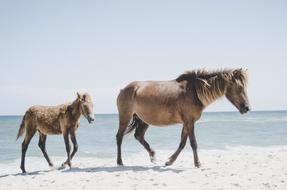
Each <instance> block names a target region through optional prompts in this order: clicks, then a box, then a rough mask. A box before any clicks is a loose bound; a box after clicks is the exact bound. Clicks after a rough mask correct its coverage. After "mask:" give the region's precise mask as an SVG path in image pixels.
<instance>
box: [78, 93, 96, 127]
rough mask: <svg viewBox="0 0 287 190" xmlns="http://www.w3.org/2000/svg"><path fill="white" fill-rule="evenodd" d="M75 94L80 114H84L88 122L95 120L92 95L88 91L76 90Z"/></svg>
mask: <svg viewBox="0 0 287 190" xmlns="http://www.w3.org/2000/svg"><path fill="white" fill-rule="evenodd" d="M77 96H78V97H77V99H78V101H79V103H80V111H81V114H83V115H84V117H85V118H86V119H87V120H88V122H89V123H92V122H93V121H94V120H95V115H94V112H93V101H92V97H91V96H90V94H88V93H84V94H80V93H78V92H77Z"/></svg>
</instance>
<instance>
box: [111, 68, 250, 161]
mask: <svg viewBox="0 0 287 190" xmlns="http://www.w3.org/2000/svg"><path fill="white" fill-rule="evenodd" d="M246 87H247V73H246V71H245V70H242V69H235V70H221V71H214V72H208V71H205V70H198V71H191V72H186V73H185V74H182V75H180V76H179V77H178V78H177V79H175V80H172V81H145V82H132V83H130V84H129V85H128V86H126V87H125V88H124V89H122V90H121V92H120V94H119V96H118V99H117V106H118V111H119V129H118V132H117V135H116V137H117V149H118V150H117V151H118V154H117V164H118V165H122V164H123V162H122V157H121V144H122V139H123V136H124V135H125V134H127V133H130V132H131V131H132V130H134V129H135V138H136V139H137V140H138V141H139V142H140V143H141V144H142V145H143V146H144V148H145V149H146V150H147V151H148V153H149V155H150V159H151V161H153V160H154V155H155V152H154V151H153V150H152V149H151V148H150V146H149V144H148V143H147V142H146V141H145V139H144V134H145V132H146V130H147V128H148V126H149V125H157V126H166V125H172V124H176V123H183V128H182V132H181V141H180V144H179V147H178V149H177V150H176V152H175V153H174V154H173V155H172V156H171V157H170V158H169V160H168V161H167V162H166V163H165V165H171V164H172V163H173V162H174V161H175V160H176V158H177V157H178V155H179V153H180V152H181V150H182V149H183V148H184V146H185V144H186V140H187V137H189V140H190V145H191V147H192V150H193V156H194V165H195V166H196V167H200V162H199V159H198V155H197V142H196V138H195V134H194V123H195V122H196V121H197V120H198V119H199V118H200V116H201V113H202V111H203V110H204V108H206V107H207V106H208V105H209V104H211V103H212V102H214V101H215V100H216V99H218V98H220V97H222V96H224V95H225V96H226V98H227V99H228V100H229V101H230V102H231V103H232V104H233V105H234V106H235V107H236V108H237V109H238V110H239V111H240V113H241V114H244V113H246V112H248V111H249V110H250V108H249V102H248V98H247V94H246ZM132 118H133V120H132V122H131V124H130V125H129V123H130V121H131V119H132Z"/></svg>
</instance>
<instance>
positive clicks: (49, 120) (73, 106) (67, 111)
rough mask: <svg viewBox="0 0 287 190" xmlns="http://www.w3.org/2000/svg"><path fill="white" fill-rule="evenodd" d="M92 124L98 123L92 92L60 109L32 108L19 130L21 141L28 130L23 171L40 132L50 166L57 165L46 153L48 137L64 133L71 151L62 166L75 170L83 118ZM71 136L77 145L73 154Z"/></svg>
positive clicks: (47, 107)
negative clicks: (29, 150) (74, 160)
mask: <svg viewBox="0 0 287 190" xmlns="http://www.w3.org/2000/svg"><path fill="white" fill-rule="evenodd" d="M81 115H84V117H85V118H86V119H87V120H88V122H89V123H92V122H93V121H94V120H95V117H94V113H93V102H92V98H91V96H90V95H89V94H88V93H85V94H79V93H77V99H76V100H75V101H74V102H72V103H66V104H61V105H58V106H32V107H30V108H29V109H28V110H27V111H26V113H25V115H24V117H23V120H22V123H21V126H20V128H19V131H18V135H17V139H18V138H19V137H20V136H21V135H22V134H23V133H24V132H25V131H26V136H25V139H24V141H23V143H22V158H21V167H20V168H21V170H22V172H23V173H26V170H25V155H26V151H27V148H28V145H29V143H30V140H31V139H32V137H33V136H34V134H35V133H36V131H38V132H39V144H38V145H39V147H40V149H41V151H42V153H43V155H44V157H45V159H46V160H47V162H48V164H49V165H50V166H53V164H52V162H51V161H50V158H49V156H48V154H47V152H46V137H47V135H53V134H57V135H58V134H63V136H64V140H65V146H66V151H67V157H68V158H67V160H66V162H64V163H63V164H62V167H65V165H68V166H69V167H71V160H72V158H73V156H74V155H75V153H76V152H77V150H78V144H77V140H76V133H75V132H76V129H77V128H78V127H79V120H80V116H81ZM69 136H70V138H71V141H72V143H73V146H74V148H73V152H72V154H70V150H71V148H70V142H69Z"/></svg>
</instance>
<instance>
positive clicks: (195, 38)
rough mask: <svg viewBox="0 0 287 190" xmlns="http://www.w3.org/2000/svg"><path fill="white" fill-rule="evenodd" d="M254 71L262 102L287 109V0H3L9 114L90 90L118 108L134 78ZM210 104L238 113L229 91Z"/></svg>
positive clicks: (1, 70)
mask: <svg viewBox="0 0 287 190" xmlns="http://www.w3.org/2000/svg"><path fill="white" fill-rule="evenodd" d="M239 67H243V68H246V69H248V71H249V75H250V82H249V86H248V94H249V99H250V103H251V107H252V110H286V109H287V88H286V82H287V1H283V0H282V1H278V0H269V1H263V0H258V1H253V0H241V1H230V0H228V1H214V0H207V1H191V0H186V1H181V0H174V1H168V0H161V1H159V0H144V1H135V0H130V1H117V0H114V1H108V0H104V1H71V0H68V1H58V0H55V1H45V2H44V1H38V0H34V1H20V0H19V1H13V0H11V1H4V0H3V1H0V93H1V95H0V115H15V114H16V115H22V114H24V112H25V110H26V109H27V108H28V107H30V106H32V105H35V104H37V105H57V104H60V103H63V102H66V101H72V100H73V99H75V98H76V91H80V92H85V91H87V92H90V93H91V94H92V96H93V98H94V107H95V112H96V113H117V108H116V97H117V94H118V92H119V90H120V88H123V87H124V86H125V85H127V84H128V83H129V82H131V81H134V80H171V79H174V78H176V77H177V76H178V75H180V74H181V73H183V72H184V71H186V70H192V69H198V68H206V69H219V68H239ZM207 111H236V109H235V108H234V107H233V106H232V105H231V104H230V103H229V102H228V101H227V100H226V99H225V98H223V99H222V100H219V101H218V102H216V103H215V104H213V105H211V106H210V107H209V108H208V109H207Z"/></svg>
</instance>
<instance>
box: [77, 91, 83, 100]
mask: <svg viewBox="0 0 287 190" xmlns="http://www.w3.org/2000/svg"><path fill="white" fill-rule="evenodd" d="M77 98H78V99H79V100H82V95H81V94H80V93H79V92H77Z"/></svg>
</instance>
